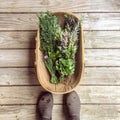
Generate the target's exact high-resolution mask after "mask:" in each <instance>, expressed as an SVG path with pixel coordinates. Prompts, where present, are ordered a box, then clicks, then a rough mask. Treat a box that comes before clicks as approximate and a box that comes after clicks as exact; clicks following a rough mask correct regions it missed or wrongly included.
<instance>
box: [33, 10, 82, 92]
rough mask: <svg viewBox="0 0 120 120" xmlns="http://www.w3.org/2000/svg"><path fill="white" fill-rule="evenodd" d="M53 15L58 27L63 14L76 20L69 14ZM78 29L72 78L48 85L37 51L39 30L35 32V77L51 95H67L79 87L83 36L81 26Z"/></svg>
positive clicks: (56, 13) (48, 81)
mask: <svg viewBox="0 0 120 120" xmlns="http://www.w3.org/2000/svg"><path fill="white" fill-rule="evenodd" d="M53 14H54V15H56V16H58V18H59V24H60V25H62V24H63V23H64V21H65V19H64V17H63V15H64V14H69V15H72V16H73V17H74V18H75V19H76V20H78V17H77V16H76V15H74V14H73V13H70V12H66V11H58V12H53ZM80 27H81V29H80V37H79V38H80V40H79V43H78V50H77V54H76V67H75V73H74V75H73V76H71V77H69V78H67V79H65V80H64V81H62V82H61V83H58V84H51V83H50V76H49V73H48V71H47V68H46V67H45V64H44V59H43V54H42V52H41V51H40V50H39V47H40V37H39V36H40V34H39V33H40V30H39V29H38V31H37V37H36V49H35V66H36V72H37V77H38V80H39V82H40V84H41V85H42V87H43V88H44V89H45V90H47V91H49V92H51V93H55V94H65V93H69V92H71V91H73V90H74V89H75V88H76V87H77V86H78V85H79V83H80V81H81V79H82V75H83V71H84V36H83V30H82V24H81V26H80Z"/></svg>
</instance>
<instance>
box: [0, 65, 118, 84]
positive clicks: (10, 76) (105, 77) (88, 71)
mask: <svg viewBox="0 0 120 120" xmlns="http://www.w3.org/2000/svg"><path fill="white" fill-rule="evenodd" d="M0 85H1V86H2V85H30V86H31V85H39V82H38V80H37V77H36V72H35V68H0ZM80 85H106V86H107V85H120V67H86V68H85V72H84V77H83V80H82V81H81V83H80Z"/></svg>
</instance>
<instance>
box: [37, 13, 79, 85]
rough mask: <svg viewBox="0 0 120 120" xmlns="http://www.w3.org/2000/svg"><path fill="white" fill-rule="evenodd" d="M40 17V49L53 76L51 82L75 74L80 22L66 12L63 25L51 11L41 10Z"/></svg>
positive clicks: (56, 81)
mask: <svg viewBox="0 0 120 120" xmlns="http://www.w3.org/2000/svg"><path fill="white" fill-rule="evenodd" d="M38 18H39V27H40V42H41V46H40V50H41V51H42V52H43V54H44V62H45V65H46V67H47V69H48V71H49V73H50V76H51V80H50V82H51V83H54V84H55V83H58V82H60V81H62V80H64V78H65V77H67V76H71V75H73V74H74V71H75V53H76V50H77V44H78V39H79V34H78V32H79V28H80V22H79V21H77V20H75V18H73V17H72V16H70V15H67V14H65V15H64V18H65V23H64V26H63V27H61V26H60V25H59V24H58V17H57V16H55V15H53V14H52V13H51V12H41V13H39V14H38Z"/></svg>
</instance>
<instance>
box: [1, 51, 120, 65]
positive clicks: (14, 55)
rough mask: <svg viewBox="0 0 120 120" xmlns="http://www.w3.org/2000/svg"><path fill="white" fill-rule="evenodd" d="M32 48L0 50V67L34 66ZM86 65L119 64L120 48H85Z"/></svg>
mask: <svg viewBox="0 0 120 120" xmlns="http://www.w3.org/2000/svg"><path fill="white" fill-rule="evenodd" d="M34 58H35V56H34V50H28V49H24V50H22V49H20V50H19V49H15V50H14V49H10V50H0V67H30V66H34ZM85 65H86V66H120V49H86V50H85Z"/></svg>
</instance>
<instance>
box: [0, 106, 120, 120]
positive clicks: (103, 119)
mask: <svg viewBox="0 0 120 120" xmlns="http://www.w3.org/2000/svg"><path fill="white" fill-rule="evenodd" d="M56 111H57V112H56ZM0 113H1V114H0V119H1V120H4V119H6V120H17V119H19V120H40V118H39V113H38V112H36V105H17V106H0ZM65 116H66V115H65V113H64V112H63V107H62V106H61V105H54V107H53V114H52V120H66V119H65ZM88 118H89V120H95V119H97V120H119V119H120V106H119V105H81V110H80V119H81V120H87V119H88Z"/></svg>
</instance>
